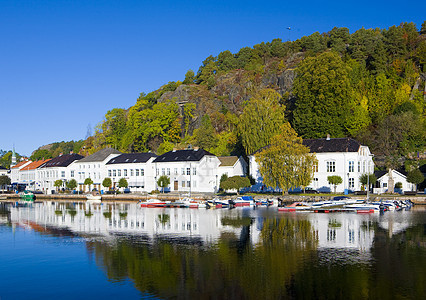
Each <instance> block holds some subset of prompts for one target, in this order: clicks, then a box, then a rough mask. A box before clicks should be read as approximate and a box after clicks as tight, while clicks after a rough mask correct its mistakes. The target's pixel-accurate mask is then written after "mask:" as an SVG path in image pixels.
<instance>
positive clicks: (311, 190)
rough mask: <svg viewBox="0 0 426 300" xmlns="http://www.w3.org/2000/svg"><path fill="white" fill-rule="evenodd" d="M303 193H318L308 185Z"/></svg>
mask: <svg viewBox="0 0 426 300" xmlns="http://www.w3.org/2000/svg"><path fill="white" fill-rule="evenodd" d="M305 193H306V194H319V192H318V191H317V190H316V189H314V188H311V187H309V186H308V187H307V188H305Z"/></svg>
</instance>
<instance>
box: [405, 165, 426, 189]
mask: <svg viewBox="0 0 426 300" xmlns="http://www.w3.org/2000/svg"><path fill="white" fill-rule="evenodd" d="M423 180H425V177H424V176H423V174H422V172H421V171H420V170H419V169H414V170H412V171H410V172H408V174H407V181H408V182H410V183H412V184H415V185H416V191H417V185H418V184H419V183H422V182H423Z"/></svg>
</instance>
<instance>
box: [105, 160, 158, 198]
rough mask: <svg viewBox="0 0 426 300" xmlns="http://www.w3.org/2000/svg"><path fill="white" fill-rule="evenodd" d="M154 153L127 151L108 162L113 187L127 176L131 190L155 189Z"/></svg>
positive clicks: (148, 190)
mask: <svg viewBox="0 0 426 300" xmlns="http://www.w3.org/2000/svg"><path fill="white" fill-rule="evenodd" d="M156 157H157V155H155V154H154V153H128V154H127V153H126V154H121V155H119V156H116V157H114V158H112V159H111V160H110V161H108V162H107V163H106V169H107V177H109V178H111V181H112V187H114V188H115V187H117V186H118V182H119V180H120V179H121V178H125V179H126V180H127V183H128V185H129V186H128V187H129V189H130V191H131V192H151V191H152V190H154V189H155V182H154V180H155V167H154V164H153V161H154V159H155V158H156Z"/></svg>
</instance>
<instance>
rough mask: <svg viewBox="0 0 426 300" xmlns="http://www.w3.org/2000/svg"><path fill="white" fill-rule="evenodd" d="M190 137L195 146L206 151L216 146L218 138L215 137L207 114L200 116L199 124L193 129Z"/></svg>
mask: <svg viewBox="0 0 426 300" xmlns="http://www.w3.org/2000/svg"><path fill="white" fill-rule="evenodd" d="M192 139H193V141H194V144H195V145H196V146H198V147H200V148H203V149H206V150H208V151H211V149H212V148H215V147H216V146H217V144H218V139H217V138H216V134H215V130H214V128H213V126H212V123H211V121H210V117H209V115H207V114H206V115H204V116H203V117H202V118H201V126H200V127H199V128H197V129H195V130H194V134H193V136H192Z"/></svg>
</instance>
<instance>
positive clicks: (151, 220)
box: [10, 202, 258, 243]
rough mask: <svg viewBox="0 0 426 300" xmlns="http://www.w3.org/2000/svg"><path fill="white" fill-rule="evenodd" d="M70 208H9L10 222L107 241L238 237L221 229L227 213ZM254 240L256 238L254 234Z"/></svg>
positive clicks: (104, 206)
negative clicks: (131, 237) (118, 238)
mask: <svg viewBox="0 0 426 300" xmlns="http://www.w3.org/2000/svg"><path fill="white" fill-rule="evenodd" d="M67 205H68V207H67ZM69 205H70V204H66V203H62V202H43V203H36V204H34V205H33V207H12V208H11V210H10V211H11V221H12V222H13V223H21V224H25V223H27V224H28V222H31V223H36V224H38V225H39V226H48V227H60V228H66V229H68V230H71V231H72V232H74V233H76V234H80V235H91V236H102V237H110V238H112V237H113V236H116V235H134V236H137V235H140V236H144V237H146V236H148V237H149V238H150V239H154V238H156V237H160V236H163V237H170V238H174V237H179V238H190V239H192V238H194V239H200V238H201V239H202V240H203V241H204V242H206V243H210V242H215V241H216V240H218V239H219V238H220V236H221V234H222V233H224V232H232V233H234V234H235V235H236V236H239V235H240V233H241V228H235V227H231V226H223V225H222V223H221V218H222V217H223V215H224V213H227V212H229V211H228V210H215V211H211V210H204V209H200V210H197V209H176V208H164V209H161V208H160V209H158V208H140V207H138V206H137V205H136V204H111V205H107V204H102V205H89V204H87V203H79V204H75V205H74V206H73V207H72V208H70V206H69ZM227 215H228V214H227ZM252 226H253V225H252ZM253 229H254V227H253ZM255 237H258V234H254V235H253V238H255ZM251 241H252V242H256V241H253V240H251Z"/></svg>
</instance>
